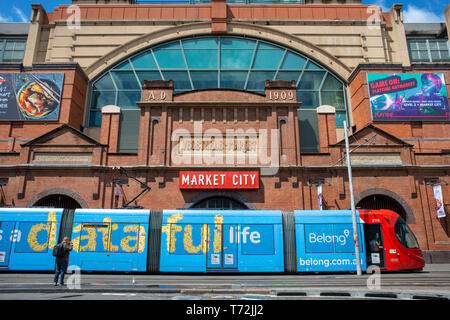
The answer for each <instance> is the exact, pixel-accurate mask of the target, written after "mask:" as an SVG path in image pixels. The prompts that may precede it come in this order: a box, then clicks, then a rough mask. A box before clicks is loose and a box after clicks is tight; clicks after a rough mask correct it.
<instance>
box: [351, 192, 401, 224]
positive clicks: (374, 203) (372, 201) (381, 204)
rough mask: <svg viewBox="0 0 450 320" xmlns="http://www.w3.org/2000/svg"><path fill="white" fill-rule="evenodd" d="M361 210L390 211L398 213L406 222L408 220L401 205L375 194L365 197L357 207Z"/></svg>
mask: <svg viewBox="0 0 450 320" xmlns="http://www.w3.org/2000/svg"><path fill="white" fill-rule="evenodd" d="M356 207H357V208H361V209H388V210H392V211H394V212H396V213H398V214H399V215H400V216H401V217H402V218H403V219H404V220H406V212H405V210H404V209H403V207H402V206H401V205H399V204H398V202H396V201H395V200H393V199H391V198H389V197H388V196H384V195H381V194H374V195H371V196H368V197H365V198H364V199H362V200H361V201H359V202H358V204H357V205H356Z"/></svg>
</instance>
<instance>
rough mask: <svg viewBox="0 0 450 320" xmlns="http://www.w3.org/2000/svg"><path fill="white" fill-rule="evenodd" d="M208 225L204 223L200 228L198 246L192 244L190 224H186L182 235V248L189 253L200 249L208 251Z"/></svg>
mask: <svg viewBox="0 0 450 320" xmlns="http://www.w3.org/2000/svg"><path fill="white" fill-rule="evenodd" d="M208 239H209V227H208V225H206V224H204V225H203V226H202V229H201V240H200V244H199V245H198V246H194V244H193V240H192V225H190V224H188V225H187V226H186V227H184V237H183V243H184V249H185V250H186V251H187V252H189V253H197V252H199V251H200V250H202V252H208V250H209V241H208Z"/></svg>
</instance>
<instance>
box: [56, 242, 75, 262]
mask: <svg viewBox="0 0 450 320" xmlns="http://www.w3.org/2000/svg"><path fill="white" fill-rule="evenodd" d="M62 245H63V250H64V256H63V257H60V258H59V257H56V260H64V261H67V262H68V261H69V255H70V251H72V249H73V245H70V244H67V243H65V242H63V244H62Z"/></svg>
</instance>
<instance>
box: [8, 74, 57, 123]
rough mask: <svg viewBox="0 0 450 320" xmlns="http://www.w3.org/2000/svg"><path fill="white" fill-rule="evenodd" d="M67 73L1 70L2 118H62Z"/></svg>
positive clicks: (10, 119)
mask: <svg viewBox="0 0 450 320" xmlns="http://www.w3.org/2000/svg"><path fill="white" fill-rule="evenodd" d="M63 84H64V73H0V121H33V120H41V121H52V120H54V121H56V120H58V119H59V110H60V106H61V96H62V88H63Z"/></svg>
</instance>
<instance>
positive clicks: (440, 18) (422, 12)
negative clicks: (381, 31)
mask: <svg viewBox="0 0 450 320" xmlns="http://www.w3.org/2000/svg"><path fill="white" fill-rule="evenodd" d="M403 20H404V22H407V23H414V22H444V15H443V14H441V15H437V14H436V13H434V12H432V11H429V10H427V9H424V8H419V7H416V6H413V5H411V4H410V5H408V7H407V8H406V9H404V10H403Z"/></svg>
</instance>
